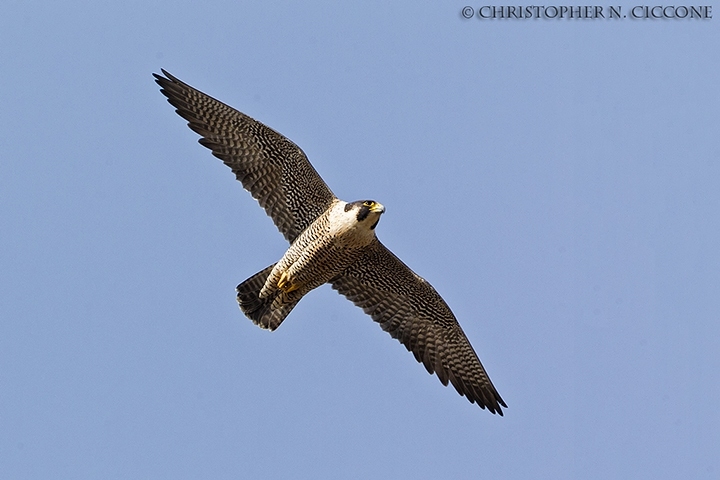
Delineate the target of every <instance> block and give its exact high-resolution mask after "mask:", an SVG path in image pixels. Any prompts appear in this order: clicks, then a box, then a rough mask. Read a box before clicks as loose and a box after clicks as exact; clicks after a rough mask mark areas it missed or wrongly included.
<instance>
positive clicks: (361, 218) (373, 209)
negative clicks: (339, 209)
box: [345, 200, 385, 230]
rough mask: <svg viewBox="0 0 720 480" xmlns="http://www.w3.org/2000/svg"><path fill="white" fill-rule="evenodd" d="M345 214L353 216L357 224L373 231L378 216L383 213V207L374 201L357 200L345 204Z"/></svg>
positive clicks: (378, 219) (378, 218)
mask: <svg viewBox="0 0 720 480" xmlns="http://www.w3.org/2000/svg"><path fill="white" fill-rule="evenodd" d="M345 212H346V213H352V214H354V215H355V219H356V221H357V223H358V224H360V225H363V226H367V227H368V229H369V230H375V227H377V224H378V222H379V221H380V215H382V214H383V212H385V207H384V206H383V205H382V204H381V203H379V202H376V201H374V200H358V201H357V202H352V203H348V204H346V205H345Z"/></svg>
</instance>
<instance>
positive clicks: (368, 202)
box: [363, 200, 375, 207]
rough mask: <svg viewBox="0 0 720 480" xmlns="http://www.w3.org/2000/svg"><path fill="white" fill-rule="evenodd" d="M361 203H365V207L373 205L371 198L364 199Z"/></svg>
mask: <svg viewBox="0 0 720 480" xmlns="http://www.w3.org/2000/svg"><path fill="white" fill-rule="evenodd" d="M363 205H365V206H366V207H372V206H373V205H375V202H373V201H372V200H366V201H365V202H364V203H363Z"/></svg>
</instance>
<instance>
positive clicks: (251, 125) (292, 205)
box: [153, 70, 335, 243]
mask: <svg viewBox="0 0 720 480" xmlns="http://www.w3.org/2000/svg"><path fill="white" fill-rule="evenodd" d="M162 72H163V74H164V75H165V76H164V77H163V76H162V75H158V74H153V75H154V77H155V81H156V82H157V83H158V85H160V87H161V90H160V91H161V92H162V93H163V94H164V95H165V96H166V97H167V98H168V102H170V104H171V105H172V106H174V107H175V108H176V109H177V110H176V112H177V113H178V115H180V116H181V117H183V118H184V119H185V120H187V121H188V126H189V127H190V128H191V129H192V130H193V131H194V132H196V133H197V134H199V135H200V136H201V137H202V138H201V139H200V140H199V142H200V143H201V144H202V145H204V146H205V147H207V148H209V149H210V150H212V153H213V155H215V156H216V157H218V158H219V159H220V160H222V161H223V162H225V165H227V166H228V167H230V168H231V169H232V171H233V172H234V173H235V176H236V177H237V179H238V180H240V182H242V185H243V187H245V189H246V190H248V191H249V192H250V194H252V196H253V197H254V198H255V199H257V200H258V202H260V206H261V207H263V208H264V209H265V212H266V213H267V214H268V215H269V216H270V217H271V218H272V220H273V222H275V225H276V226H277V227H278V229H279V230H280V232H281V233H282V234H283V235H284V236H285V239H286V240H287V241H288V242H291V243H292V241H293V240H295V238H296V237H297V236H298V235H300V233H301V232H302V231H303V230H305V228H307V227H308V225H310V224H311V223H312V222H313V220H315V219H316V218H317V217H318V216H319V215H320V214H321V213H323V212H324V211H325V210H327V209H328V207H329V206H330V204H331V203H332V201H333V200H334V199H335V195H333V193H332V191H330V188H328V186H327V185H326V184H325V182H324V181H323V179H322V178H320V175H318V173H317V172H316V171H315V169H314V168H313V166H312V165H311V164H310V162H309V161H308V159H307V157H306V156H305V153H303V151H302V150H301V149H300V147H298V146H297V145H295V144H294V143H293V142H291V141H290V140H288V139H287V138H285V137H284V136H282V135H281V134H279V133H278V132H276V131H275V130H273V129H271V128H269V127H267V126H265V125H263V124H262V123H260V122H258V121H256V120H253V119H252V118H250V117H248V116H247V115H245V114H243V113H241V112H239V111H237V110H235V109H234V108H232V107H230V106H228V105H225V104H224V103H222V102H220V101H218V100H215V99H214V98H212V97H210V96H208V95H205V94H204V93H202V92H201V91H199V90H196V89H194V88H193V87H191V86H190V85H188V84H186V83H184V82H182V81H180V80H178V79H177V78H175V77H173V76H172V75H170V74H169V73H168V72H166V71H165V70H163V71H162Z"/></svg>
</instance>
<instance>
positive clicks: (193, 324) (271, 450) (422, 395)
mask: <svg viewBox="0 0 720 480" xmlns="http://www.w3.org/2000/svg"><path fill="white" fill-rule="evenodd" d="M466 5H468V3H467V2H463V3H452V2H437V1H434V2H429V1H422V2H406V1H397V2H394V3H393V4H392V5H388V4H386V3H380V2H373V1H370V2H362V3H359V2H355V3H353V4H349V5H341V4H339V2H338V3H336V2H314V3H313V4H312V5H308V4H305V3H302V2H294V1H293V2H289V1H288V2H282V1H280V2H274V3H271V4H264V5H262V6H257V5H250V4H249V2H204V3H200V2H197V3H192V2H190V3H188V2H164V3H156V4H152V5H149V4H146V3H142V2H125V3H124V4H122V5H120V4H115V5H101V4H99V3H98V2H87V3H83V2H61V3H57V4H48V3H47V2H5V3H4V4H3V6H1V7H0V85H2V87H3V88H2V89H1V90H0V110H1V111H2V115H0V127H1V129H2V132H3V140H2V142H0V159H2V162H1V165H0V221H1V222H2V233H0V271H2V272H3V274H2V276H0V317H1V318H2V321H1V322H0V477H2V478H12V479H40V478H43V479H44V478H73V479H80V478H457V479H463V478H468V479H471V478H472V479H474V478H506V479H528V478H533V479H575V478H585V479H594V478H597V479H607V478H633V479H636V478H652V479H661V478H698V479H701V478H717V476H718V475H720V463H719V462H718V460H717V458H718V457H717V452H718V451H720V408H719V407H718V405H719V404H720V386H719V384H718V382H717V380H718V372H719V371H720V354H718V352H719V351H720V322H719V321H718V320H719V316H720V315H719V312H720V253H718V245H719V244H720V189H719V188H718V183H719V180H720V162H718V159H719V158H720V141H719V140H718V138H719V135H718V132H719V131H720V96H719V95H718V85H719V84H720V68H719V67H718V65H720V30H719V29H718V23H717V22H718V20H717V19H709V20H691V19H686V20H668V19H665V20H632V19H630V18H625V19H619V20H602V19H597V20H572V21H570V20H529V19H526V20H504V21H503V20H501V21H483V20H479V19H477V18H472V19H469V20H468V19H464V18H463V17H462V15H461V11H462V8H463V7H464V6H466ZM470 5H472V6H473V7H475V8H477V7H479V6H481V5H482V4H477V5H476V4H470ZM620 5H621V6H622V7H623V9H625V11H627V10H629V8H631V7H632V6H634V5H635V4H620ZM160 68H165V69H167V70H168V71H170V72H171V73H173V74H174V75H176V76H178V77H179V78H180V79H182V80H184V81H186V82H188V83H190V84H191V85H193V86H195V87H197V88H199V89H201V90H203V91H205V92H206V93H208V94H210V95H212V96H214V97H216V98H219V99H221V100H223V101H224V102H226V103H228V104H230V105H232V106H234V107H236V108H238V109H239V110H241V111H243V112H245V113H247V114H249V115H251V116H253V117H254V118H257V119H258V120H260V121H262V122H264V123H266V124H267V125H269V126H271V127H272V128H274V129H276V130H278V131H279V132H281V133H283V134H284V135H286V136H287V137H289V138H290V139H292V140H293V141H294V142H296V143H297V144H298V145H300V146H301V147H302V148H303V149H304V151H305V152H306V153H307V155H308V157H309V158H310V160H311V162H313V164H314V166H315V168H316V169H317V170H318V171H319V173H320V174H321V175H322V176H323V178H324V179H325V180H326V182H327V183H328V184H329V185H330V187H331V188H332V189H333V191H334V192H335V193H336V194H337V195H338V196H340V197H341V198H343V199H345V200H355V199H364V198H374V199H376V200H378V201H380V202H382V203H383V204H384V205H385V206H386V207H387V213H386V214H385V215H384V216H383V218H382V221H381V222H380V224H379V226H378V228H377V233H378V236H379V237H380V238H381V239H382V241H383V242H384V243H385V244H386V245H387V246H388V247H389V248H391V249H392V250H393V251H394V252H395V253H396V254H397V255H398V256H399V257H400V258H402V259H403V260H404V261H405V262H406V263H407V264H408V265H410V266H411V267H412V268H413V269H414V270H415V271H416V272H417V273H418V274H420V275H422V276H423V277H425V278H426V279H428V280H429V281H430V282H431V283H432V284H433V285H434V286H435V288H436V289H437V290H438V291H439V292H440V293H441V294H442V295H443V297H444V298H445V299H446V301H447V302H448V303H449V304H450V306H451V307H452V309H453V311H454V312H455V314H456V316H457V317H458V319H459V321H460V323H461V325H462V326H463V328H464V330H465V332H466V334H467V336H468V337H469V339H470V340H471V342H472V343H473V345H474V347H475V349H476V350H477V352H478V354H479V356H480V358H481V359H482V361H483V363H484V365H485V367H486V368H487V370H488V372H489V374H490V376H491V378H492V379H493V382H494V383H495V385H496V387H497V389H498V391H499V392H500V394H501V395H502V396H503V398H504V399H505V400H506V402H507V403H508V406H509V408H508V409H507V410H506V415H505V417H502V418H501V417H498V416H494V415H491V414H489V413H488V412H487V411H482V410H480V409H479V408H477V407H476V406H474V405H471V404H470V403H468V402H467V401H466V400H465V399H464V398H462V397H460V396H458V395H457V394H456V393H455V392H454V391H453V390H452V389H449V388H444V387H443V386H442V385H441V384H440V383H439V382H438V380H437V379H436V378H435V377H433V376H430V375H428V374H427V373H426V372H425V370H424V368H423V367H422V366H421V365H419V364H417V363H416V362H415V360H414V359H413V357H412V355H411V354H409V353H408V352H406V351H405V349H404V348H403V347H402V346H401V345H400V344H399V343H397V342H396V341H395V340H393V339H391V338H390V337H389V336H388V335H387V334H386V333H384V332H382V330H381V329H380V328H379V327H378V326H377V325H376V324H374V323H373V322H372V321H371V320H370V318H369V317H367V316H366V315H364V314H363V313H362V311H361V310H360V309H358V308H356V307H354V306H353V305H352V304H351V303H350V302H348V301H347V300H345V299H344V298H342V297H340V296H339V295H337V293H335V292H334V291H332V290H331V289H330V288H329V287H327V286H325V287H322V288H320V289H318V290H317V291H314V292H312V293H311V294H310V295H308V296H307V297H306V298H304V299H303V300H302V302H301V303H300V304H299V305H298V307H297V308H296V309H295V310H294V311H293V312H292V314H291V315H290V317H289V318H288V319H287V320H286V321H285V323H283V325H282V326H281V328H280V329H278V330H277V331H276V332H273V333H269V332H266V331H262V330H260V329H258V328H257V327H256V326H254V325H253V324H252V323H251V322H250V321H249V320H247V319H246V318H245V317H244V316H243V315H242V314H241V313H240V311H239V310H238V308H237V306H236V303H235V295H234V288H235V285H237V283H239V282H240V281H242V280H244V279H245V278H247V277H248V276H250V275H252V274H253V273H255V272H256V271H258V270H260V269H262V268H264V267H266V266H267V265H269V264H271V263H273V262H275V261H276V260H277V259H278V258H280V256H281V255H282V254H283V252H284V249H285V248H286V244H285V242H284V240H283V239H282V236H281V235H280V234H279V233H278V232H277V230H276V229H275V227H274V226H273V225H272V222H271V221H270V219H269V218H267V217H266V216H265V214H264V213H263V212H262V210H261V209H260V208H259V207H258V206H257V204H256V202H255V201H253V200H252V199H251V197H250V196H249V194H247V192H245V191H243V189H242V188H241V186H240V184H239V183H237V182H236V181H235V180H234V177H233V175H232V173H231V172H230V171H229V169H227V168H226V167H225V166H224V165H222V163H221V162H220V161H218V160H217V159H215V158H214V157H212V156H211V155H210V153H209V152H208V151H206V150H205V149H204V148H203V147H201V146H200V145H198V144H197V142H196V139H197V137H196V135H195V134H194V133H193V132H191V131H190V130H189V129H188V128H187V127H186V126H185V122H184V121H182V119H180V118H179V117H178V116H177V115H176V114H175V113H174V112H173V109H172V108H171V107H170V105H168V104H167V103H166V101H165V99H164V97H163V96H162V95H161V94H160V93H159V91H158V88H157V86H156V85H155V84H154V83H153V80H152V77H151V74H152V73H153V72H159V69H160Z"/></svg>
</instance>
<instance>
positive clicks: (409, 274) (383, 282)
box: [331, 239, 507, 415]
mask: <svg viewBox="0 0 720 480" xmlns="http://www.w3.org/2000/svg"><path fill="white" fill-rule="evenodd" d="M331 284H332V287H333V288H334V289H335V290H337V291H338V292H340V293H341V294H343V295H344V296H345V297H347V298H348V299H349V300H350V301H352V302H353V303H354V304H355V305H357V306H358V307H360V308H362V309H363V310H364V311H365V313H367V314H369V315H370V316H371V317H372V319H373V320H375V321H376V322H378V323H379V324H380V326H381V327H382V329H383V330H385V331H386V332H388V333H389V334H390V335H391V336H392V337H393V338H396V339H398V340H399V341H400V342H401V343H402V344H403V345H405V347H406V348H407V349H408V350H409V351H411V352H412V353H413V355H415V358H416V359H417V361H418V362H421V363H422V364H423V365H425V368H426V369H427V371H428V372H429V373H435V374H437V376H438V378H439V379H440V381H441V382H442V383H443V385H447V384H448V381H450V383H452V384H453V386H454V387H455V389H456V390H457V391H458V393H459V394H460V395H464V396H465V397H467V399H468V400H470V402H471V403H477V404H478V405H479V406H480V407H482V408H487V409H488V410H490V411H491V412H492V413H498V414H500V415H502V414H503V412H502V409H501V408H500V406H501V405H502V406H503V407H506V408H507V405H506V404H505V402H504V401H503V399H502V398H501V397H500V394H498V392H497V390H495V387H494V386H493V384H492V382H491V381H490V378H489V377H488V375H487V373H486V372H485V369H484V368H483V366H482V364H481V363H480V359H479V358H478V356H477V354H476V353H475V350H473V348H472V345H470V342H469V341H468V339H467V337H466V336H465V333H463V331H462V329H461V328H460V325H459V324H458V322H457V320H456V319H455V316H454V315H453V313H452V312H451V311H450V308H449V307H448V306H447V304H446V303H445V301H444V300H443V299H442V297H440V295H439V294H438V293H437V292H436V291H435V289H434V288H433V287H432V285H430V284H429V283H428V282H427V281H425V280H424V279H423V278H421V277H420V276H418V275H417V274H415V272H413V271H412V270H410V268H408V267H407V266H406V265H405V264H404V263H403V262H402V261H401V260H400V259H399V258H397V257H396V256H395V255H394V254H393V253H392V252H391V251H390V250H388V249H387V248H386V247H385V246H384V245H383V244H382V243H380V241H379V240H377V239H376V240H374V241H373V243H372V244H370V246H368V247H367V248H366V250H365V251H364V253H363V254H362V255H361V256H360V258H359V259H358V260H357V261H356V262H355V263H353V265H352V266H351V267H349V268H348V269H347V270H346V271H345V272H343V273H342V274H341V275H340V276H339V277H337V278H335V279H333V280H332V281H331Z"/></svg>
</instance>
